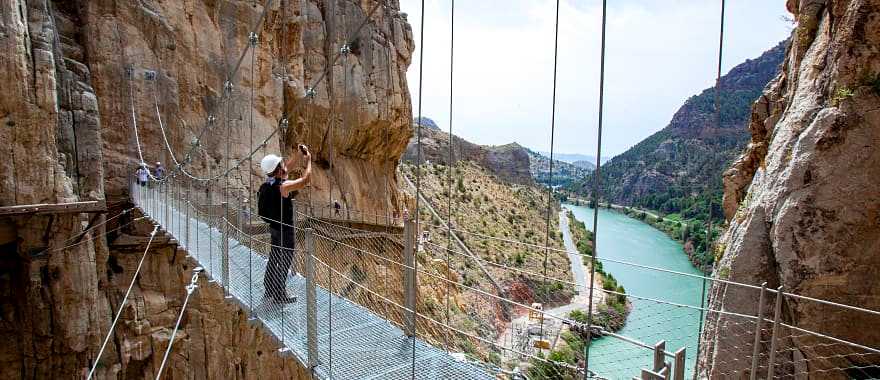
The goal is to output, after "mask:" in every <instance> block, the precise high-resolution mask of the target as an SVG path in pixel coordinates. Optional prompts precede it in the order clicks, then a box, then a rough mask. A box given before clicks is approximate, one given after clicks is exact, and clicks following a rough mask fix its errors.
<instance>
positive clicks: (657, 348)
mask: <svg viewBox="0 0 880 380" xmlns="http://www.w3.org/2000/svg"><path fill="white" fill-rule="evenodd" d="M665 367H666V341H665V340H661V341H659V342H657V344H655V345H654V372H658V371H660V370H662V369H663V368H665Z"/></svg>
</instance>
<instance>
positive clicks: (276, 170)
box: [258, 145, 312, 304]
mask: <svg viewBox="0 0 880 380" xmlns="http://www.w3.org/2000/svg"><path fill="white" fill-rule="evenodd" d="M299 152H300V154H301V155H302V158H303V160H304V161H305V163H306V169H305V171H304V172H303V174H302V177H300V178H297V179H294V180H289V179H287V173H288V172H289V171H290V170H291V169H292V168H293V158H292V157H291V158H290V159H288V160H287V161H284V160H283V159H282V158H281V157H279V156H276V155H274V154H269V155H266V157H263V160H262V161H261V162H260V169H261V170H262V171H263V173H264V174H266V175H267V176H268V177H267V179H266V182H264V183H263V184H262V185H261V186H260V190H259V193H258V197H259V199H258V213H259V215H260V217H262V218H263V220H264V221H265V222H266V223H269V233H270V235H271V236H272V250H271V253H270V254H269V263H268V265H267V266H266V275H265V277H264V278H263V286H264V287H265V288H266V293H265V298H266V299H267V300H268V301H270V302H274V303H276V304H285V303H293V302H296V297H291V296H289V295H288V294H287V286H286V284H287V281H286V280H287V272H288V270H289V269H290V264H291V261H293V253H294V244H295V240H294V239H295V236H296V235H295V234H294V231H293V228H294V227H293V199H294V198H296V196H297V194H298V192H299V190H301V189H303V188H304V187H306V185H308V184H309V180H310V179H311V176H312V155H311V153H309V149H308V148H307V147H306V146H305V145H300V146H299Z"/></svg>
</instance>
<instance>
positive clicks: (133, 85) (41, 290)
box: [0, 0, 414, 378]
mask: <svg viewBox="0 0 880 380" xmlns="http://www.w3.org/2000/svg"><path fill="white" fill-rule="evenodd" d="M263 3H264V2H262V1H233V0H221V1H214V0H197V1H182V0H171V1H158V0H144V1H120V0H97V1H83V0H71V1H62V0H0V46H2V48H3V49H2V50H0V88H3V90H4V91H3V95H2V96H0V157H3V159H2V160H0V207H2V206H11V205H23V204H34V203H58V202H73V201H80V200H90V199H95V200H106V202H107V204H108V207H109V209H110V210H109V213H108V215H115V214H116V213H118V212H119V211H121V210H123V209H126V208H128V207H130V204H128V203H126V201H125V199H126V197H127V183H128V180H129V179H130V178H131V175H132V174H133V171H134V169H135V168H136V165H137V164H138V163H139V162H140V155H143V159H144V160H145V161H147V162H148V163H153V162H155V161H161V162H163V163H164V164H165V165H166V167H168V168H173V163H172V161H173V160H172V158H171V155H170V153H169V152H168V150H166V149H164V146H165V140H166V139H167V142H168V145H170V146H171V148H172V149H171V150H172V151H174V152H175V153H176V155H177V157H176V158H177V159H178V160H182V159H183V157H184V156H185V155H186V154H185V153H186V152H187V151H188V150H190V149H191V148H192V143H191V142H192V140H193V138H194V136H196V135H197V134H198V133H199V132H200V131H202V130H203V127H204V126H205V124H206V120H207V119H208V116H209V115H213V116H215V118H216V122H215V123H214V125H213V126H212V127H211V128H208V129H205V130H206V132H205V133H204V138H203V139H202V141H201V144H200V145H199V146H196V147H195V149H191V150H192V152H193V154H192V155H191V159H190V163H189V170H190V171H191V172H192V173H193V174H195V175H197V176H209V175H213V174H216V173H218V172H219V171H220V170H222V169H223V168H225V167H226V165H227V164H230V165H234V163H236V162H238V161H240V160H242V159H243V158H244V156H245V155H246V153H247V152H250V151H251V149H252V147H254V146H255V145H256V144H259V142H261V141H263V140H264V139H265V138H266V137H267V136H269V135H270V133H272V131H274V129H275V127H276V126H277V125H278V123H279V120H280V119H282V118H284V117H286V118H288V119H289V120H290V125H291V128H290V130H289V132H288V133H287V134H286V135H283V136H281V135H276V136H274V137H272V138H270V139H269V140H268V143H267V145H266V146H265V148H264V149H262V150H261V151H260V152H259V153H258V154H257V155H256V156H255V157H254V162H253V165H250V162H248V163H247V164H245V165H242V169H240V170H235V171H234V172H233V175H232V176H231V177H230V182H231V186H232V188H233V189H234V190H235V191H238V192H239V193H245V192H247V191H249V186H250V184H251V183H254V184H255V185H259V184H260V182H261V181H262V180H263V178H262V174H261V173H259V172H258V169H257V168H258V164H259V159H260V158H261V157H262V156H263V154H265V153H270V152H271V153H279V152H281V153H282V154H285V155H286V154H291V152H293V151H294V149H295V146H296V144H298V143H305V144H308V145H309V146H311V147H312V150H313V152H314V158H315V170H316V173H315V179H314V181H313V186H312V188H311V190H310V191H306V192H305V194H304V197H305V198H306V200H309V199H311V200H313V201H314V202H322V201H323V202H329V201H330V200H331V199H340V200H341V201H343V202H344V203H346V204H347V205H348V207H351V208H358V209H362V210H366V211H373V212H376V213H385V212H386V211H389V210H391V211H393V209H394V208H395V207H396V205H397V204H398V203H399V201H398V199H397V180H396V177H395V174H394V173H395V167H396V164H397V161H398V159H399V156H400V155H401V154H402V152H403V150H404V149H405V147H406V142H407V139H408V138H409V124H410V120H411V110H410V98H409V94H408V91H407V86H406V81H405V72H406V68H407V67H408V65H409V63H410V58H411V53H412V51H413V49H414V44H413V41H412V32H411V30H410V26H409V24H408V23H407V22H406V15H405V14H402V13H400V12H399V5H398V3H397V1H386V2H381V4H382V6H380V7H378V8H376V10H375V12H373V13H372V14H370V15H369V17H368V18H369V22H368V23H367V24H366V26H365V27H364V28H363V29H362V30H361V33H360V37H359V38H358V39H357V40H356V41H355V43H353V44H352V45H351V53H350V54H349V55H348V56H347V57H343V58H340V59H338V60H336V58H335V57H336V55H337V52H338V51H339V50H340V48H341V47H342V44H343V41H345V40H346V38H347V36H350V35H353V33H354V31H355V30H356V29H357V27H358V26H359V25H360V24H361V22H362V21H363V20H364V19H365V18H367V16H368V13H369V10H371V9H373V8H374V6H375V5H377V4H380V3H379V2H377V1H373V0H274V1H272V2H271V5H270V6H269V7H268V9H263V6H262V4H263ZM264 11H265V14H266V18H265V22H264V23H263V25H262V27H261V28H259V30H258V31H257V32H258V35H259V43H258V45H257V47H256V48H255V49H254V50H253V51H254V56H253V62H254V63H253V64H252V63H251V55H250V54H245V55H243V56H241V55H240V54H241V52H242V50H243V48H244V46H245V44H247V41H248V33H249V32H250V30H251V28H252V26H253V25H255V24H256V21H257V20H258V18H259V17H260V14H262V13H263V12H264ZM239 58H242V59H241V69H240V70H239V71H238V73H237V75H236V76H235V77H234V78H232V82H233V84H234V86H233V92H232V95H231V97H230V98H231V99H232V100H231V101H229V102H223V101H221V99H222V95H223V82H224V81H225V80H226V77H227V73H229V72H231V71H232V69H231V68H232V67H233V66H235V64H236V63H237V62H238V60H239ZM331 63H332V64H331ZM328 65H329V67H328ZM149 72H155V73H156V75H155V79H154V80H147V79H146V76H147V74H148V73H149ZM325 72H326V74H325ZM252 73H253V74H252ZM321 76H324V79H323V81H322V82H321V84H320V85H319V86H317V89H316V90H317V91H316V96H315V97H314V99H309V98H306V97H304V95H305V87H306V86H309V85H310V84H312V83H315V82H316V81H317V80H318V78H319V77H321ZM252 91H253V94H254V100H253V102H251V100H250V99H251V93H252ZM343 110H345V112H342V111H343ZM160 117H161V122H162V126H163V127H164V129H165V136H164V137H163V134H162V129H161V128H160ZM251 118H253V120H254V122H253V128H251V122H250V121H251ZM135 126H137V132H138V137H139V139H140V142H141V146H142V147H143V150H142V152H140V154H139V153H138V149H137V145H136V144H135V138H134V136H135ZM251 133H252V135H253V141H254V144H252V143H251V141H252V140H251ZM227 147H228V148H227ZM227 149H228V153H227ZM224 183H225V180H223V179H220V180H216V181H212V182H211V185H212V186H214V187H217V188H221V187H222V184H224ZM218 202H219V201H218ZM104 221H105V216H104V215H101V214H98V215H94V214H56V215H25V216H15V217H0V338H2V339H3V341H5V342H8V344H4V345H0V378H79V377H81V376H84V374H85V373H86V372H87V371H88V368H89V367H90V366H91V364H92V361H93V360H94V358H95V356H96V354H97V351H98V348H99V347H100V345H101V341H102V340H103V338H104V335H105V334H106V332H107V331H108V329H109V326H110V322H111V319H112V316H113V312H114V311H115V310H116V308H117V306H118V303H119V302H120V300H121V299H122V295H123V294H124V291H125V287H127V285H128V279H130V275H131V273H132V271H133V267H132V265H133V264H135V263H134V262H133V260H134V257H136V256H137V255H135V254H134V252H128V251H126V250H120V249H119V248H117V247H113V246H110V245H109V244H108V239H109V240H112V239H113V238H115V237H116V236H117V235H118V234H119V233H127V234H140V235H144V234H146V232H148V230H149V229H148V228H147V229H145V227H144V226H139V227H137V228H136V229H131V228H130V227H126V229H124V230H121V231H112V229H114V228H116V227H117V226H120V219H114V220H111V221H110V223H108V224H107V225H103V224H102V223H103V222H104ZM96 224H98V225H102V226H101V227H99V228H96V229H94V230H92V231H90V232H88V233H86V234H84V235H81V232H82V231H84V230H85V229H86V228H87V226H88V225H96ZM107 232H110V233H109V234H108V235H106V236H105V235H104V234H105V233H107ZM95 237H97V238H95ZM92 238H95V239H94V240H93V239H92ZM72 242H83V243H82V244H78V245H75V246H70V247H68V246H67V245H69V244H71V243H72ZM149 258H150V261H149V263H150V264H148V267H147V268H145V269H144V272H143V273H142V276H143V277H142V278H141V280H139V281H138V283H137V286H136V288H135V294H134V299H135V301H134V302H133V303H132V304H131V305H130V306H127V308H126V311H125V313H124V314H123V318H122V321H121V322H120V323H121V326H120V329H119V331H118V333H117V335H116V336H115V337H114V339H113V340H112V341H111V344H110V347H109V348H108V350H107V351H106V352H105V355H104V357H103V359H102V362H101V363H100V366H99V367H100V368H99V369H100V371H99V378H143V377H150V376H151V375H152V374H153V373H154V371H155V370H156V369H157V366H158V361H160V360H161V353H162V349H163V344H165V343H164V342H166V341H167V334H168V332H169V331H170V328H171V327H172V326H173V323H174V320H173V318H172V314H176V312H177V310H178V309H179V307H180V303H181V302H182V297H183V285H184V282H185V281H186V280H188V279H189V273H188V268H189V266H190V265H191V264H189V263H187V262H186V261H185V260H183V258H182V253H180V252H176V251H175V250H174V249H173V248H171V247H164V248H156V249H154V250H152V251H151V253H150V254H149ZM203 290H204V292H203V293H202V294H200V297H198V301H196V304H195V305H193V306H192V313H191V314H190V315H189V316H188V317H187V318H186V322H185V326H184V330H183V331H182V334H181V336H180V337H181V339H182V341H181V342H180V344H181V348H182V349H181V350H180V351H179V352H177V351H176V353H175V354H174V355H172V359H171V365H170V370H169V376H170V377H173V378H178V377H195V378H278V377H284V378H298V377H302V376H304V374H303V373H301V372H299V371H300V369H299V367H297V366H296V365H295V364H296V361H295V360H294V359H293V358H290V357H281V356H278V355H276V354H274V352H275V351H276V350H277V348H278V347H277V343H275V342H274V340H273V339H272V338H271V337H269V336H268V335H266V334H265V333H264V332H263V331H262V330H261V329H258V328H255V327H254V326H251V325H250V324H248V323H247V321H246V315H244V314H243V313H242V310H240V309H239V308H237V307H235V306H234V305H232V304H229V303H227V302H224V300H223V299H222V297H220V296H218V293H217V289H213V288H211V287H205V288H203Z"/></svg>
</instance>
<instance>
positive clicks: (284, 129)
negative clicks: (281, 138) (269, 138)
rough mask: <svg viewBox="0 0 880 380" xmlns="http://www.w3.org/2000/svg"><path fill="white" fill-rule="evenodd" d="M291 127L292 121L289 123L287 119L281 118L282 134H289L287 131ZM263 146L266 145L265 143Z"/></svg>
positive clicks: (279, 126) (279, 125) (279, 124)
mask: <svg viewBox="0 0 880 380" xmlns="http://www.w3.org/2000/svg"><path fill="white" fill-rule="evenodd" d="M289 127H290V121H288V120H287V118H286V117H284V118H281V120H279V121H278V128H280V129H281V133H283V134H287V129H288V128H289ZM263 145H265V143H264V144H263Z"/></svg>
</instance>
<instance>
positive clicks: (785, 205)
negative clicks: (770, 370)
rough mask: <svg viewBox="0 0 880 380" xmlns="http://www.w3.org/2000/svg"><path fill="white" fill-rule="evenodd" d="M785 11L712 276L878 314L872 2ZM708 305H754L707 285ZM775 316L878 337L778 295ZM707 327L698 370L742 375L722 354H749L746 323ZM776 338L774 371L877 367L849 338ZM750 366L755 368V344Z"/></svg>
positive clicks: (813, 327)
mask: <svg viewBox="0 0 880 380" xmlns="http://www.w3.org/2000/svg"><path fill="white" fill-rule="evenodd" d="M787 7H788V9H789V11H791V12H792V14H794V15H795V18H796V22H797V26H796V28H795V29H794V31H793V34H792V40H791V41H792V42H791V46H790V47H789V49H788V51H787V53H786V58H785V60H784V61H783V67H782V69H783V70H782V72H781V73H780V75H779V76H777V77H776V79H774V80H773V81H771V82H770V84H768V86H767V88H766V89H765V91H764V94H763V95H762V96H761V97H760V98H759V99H758V100H757V102H756V103H755V105H754V107H753V109H752V116H751V122H750V124H749V130H750V132H751V142H750V143H749V145H748V147H747V149H746V151H745V153H744V154H743V155H742V156H741V157H740V158H739V159H738V160H737V161H735V162H734V164H733V165H732V167H731V168H730V169H729V170H727V172H726V173H725V174H724V188H725V194H724V211H725V214H726V216H727V218H728V219H729V221H730V227H729V229H728V231H727V232H726V235H725V236H724V237H723V238H722V241H721V243H720V244H719V245H718V255H719V259H720V260H719V261H718V262H717V264H716V269H715V273H716V275H718V276H720V277H722V278H725V279H729V280H732V281H737V282H743V283H748V284H753V285H760V284H762V283H764V282H766V283H767V286H768V287H769V288H776V287H778V286H782V287H783V289H784V290H785V291H787V292H792V293H796V294H801V295H805V296H811V297H816V298H821V299H826V300H831V301H834V302H840V303H844V304H848V305H854V306H858V307H865V308H869V309H873V310H878V309H880V298H878V297H877V295H878V294H880V281H877V268H878V267H880V181H878V180H877V179H878V178H880V149H878V147H880V107H878V105H880V64H878V62H880V16H878V15H880V2H878V1H875V0H845V1H823V0H788V2H787ZM774 300H775V296H773V295H771V296H768V297H767V303H766V304H765V305H764V310H765V311H766V313H768V314H765V315H772V314H771V313H772V312H773V307H774V305H773V302H774ZM709 305H710V307H711V308H713V309H715V310H724V311H728V312H736V313H744V314H749V315H756V309H757V306H758V292H757V291H755V290H754V289H745V288H742V287H735V286H726V285H723V284H718V283H716V285H715V286H713V287H712V290H711V292H710V296H709ZM781 317H782V322H784V323H787V324H791V325H794V326H797V327H799V328H803V329H808V330H810V331H815V332H819V333H822V334H827V335H830V336H833V337H837V338H841V339H845V340H847V341H850V342H856V343H859V344H863V345H868V346H871V347H877V346H878V345H880V331H878V330H877V329H876V328H866V327H869V326H880V318H878V317H877V316H875V315H871V314H869V313H864V312H858V311H852V310H846V309H843V308H840V307H834V306H829V305H823V304H820V303H817V302H813V301H809V300H803V299H796V298H793V297H786V298H785V299H784V302H783V303H782V314H781ZM706 323H707V325H706V329H705V332H704V336H703V337H702V346H703V350H702V357H701V358H700V360H701V363H702V364H703V365H704V368H706V371H707V372H705V373H703V374H702V375H704V376H709V377H712V378H715V377H724V376H725V374H730V373H735V371H743V372H740V373H741V374H742V376H745V377H747V375H746V374H747V373H748V363H743V362H742V361H739V362H737V361H736V360H732V358H748V357H751V350H752V348H751V344H752V343H751V342H752V339H753V335H752V334H753V333H747V334H740V335H737V334H733V333H731V331H735V329H736V328H738V326H741V321H738V319H737V318H736V317H735V316H732V315H719V314H717V313H715V314H713V313H710V314H709V315H708V318H707V322H706ZM750 326H752V327H751V329H752V331H753V329H754V326H753V324H752V325H750ZM769 334H770V332H769V327H767V326H766V324H765V330H764V334H763V335H764V336H763V340H762V342H763V343H762V347H761V348H760V349H761V352H764V353H767V352H768V351H769V340H770V336H769ZM782 337H783V339H782V341H781V342H780V346H779V348H780V351H779V356H778V359H777V366H776V368H777V371H778V373H777V374H776V375H779V374H782V373H799V374H804V378H807V377H809V378H846V377H851V378H852V377H859V376H864V373H862V372H860V371H858V370H857V369H856V370H852V369H851V371H852V372H849V373H844V372H842V371H839V370H838V369H840V368H854V367H855V368H858V367H860V366H864V365H866V363H868V362H871V361H872V360H873V361H874V363H875V364H876V361H875V360H876V358H875V357H874V356H873V355H852V354H851V353H858V352H859V350H857V349H854V348H852V347H851V346H846V345H840V344H837V343H834V342H831V341H821V340H819V339H816V338H815V337H811V335H808V334H801V333H791V334H785V335H782ZM829 343H831V344H829ZM747 351H748V352H747ZM760 362H761V363H762V364H761V365H763V366H764V367H763V371H766V370H767V368H766V362H767V356H766V354H765V355H764V356H763V357H762V359H761V360H760ZM823 371H827V372H823ZM771 375H772V374H771ZM869 375H870V374H869ZM761 376H763V374H760V373H759V377H761ZM872 376H876V374H874V375H872ZM768 377H769V375H768Z"/></svg>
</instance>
